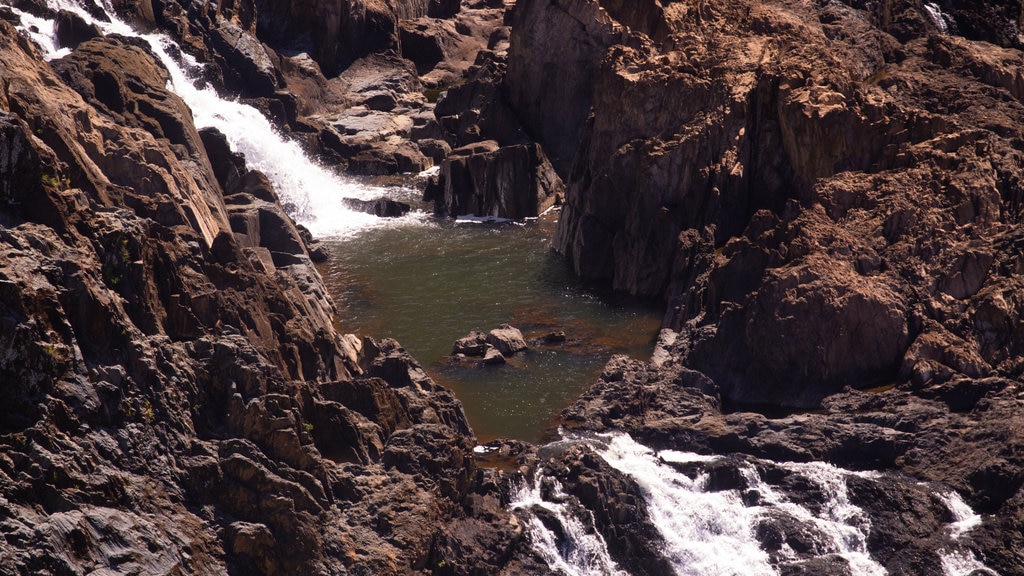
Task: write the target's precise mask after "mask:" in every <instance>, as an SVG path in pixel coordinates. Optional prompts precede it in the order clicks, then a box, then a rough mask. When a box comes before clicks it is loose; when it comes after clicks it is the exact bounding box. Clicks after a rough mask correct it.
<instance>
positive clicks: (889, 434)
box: [504, 0, 1024, 573]
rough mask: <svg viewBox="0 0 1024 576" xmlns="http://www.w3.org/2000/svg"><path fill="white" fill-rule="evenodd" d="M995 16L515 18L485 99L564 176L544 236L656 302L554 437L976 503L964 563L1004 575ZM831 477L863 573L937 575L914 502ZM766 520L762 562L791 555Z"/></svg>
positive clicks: (748, 10) (1010, 501) (820, 12)
mask: <svg viewBox="0 0 1024 576" xmlns="http://www.w3.org/2000/svg"><path fill="white" fill-rule="evenodd" d="M1019 9H1020V6H1019V3H1014V4H1012V6H1011V5H1006V3H993V4H985V3H980V2H963V3H949V4H944V5H941V6H939V5H938V4H931V5H928V6H926V5H924V4H923V3H920V2H913V1H900V2H884V3H864V2H827V3H810V2H802V1H788V0H782V1H777V2H732V3H726V2H698V3H659V2H628V3H627V2H614V1H603V0H602V1H596V0H595V1H583V2H559V1H556V2H546V1H544V2H542V1H534V0H522V1H521V2H519V3H518V5H517V7H516V12H515V16H514V24H513V30H512V38H511V48H510V50H509V62H508V72H507V75H506V77H505V80H504V82H505V86H506V87H507V91H508V94H509V101H510V102H511V105H512V107H513V109H514V110H515V111H516V112H517V114H518V115H519V118H520V119H521V121H522V123H523V128H524V131H525V132H527V133H528V134H531V135H535V136H536V137H537V139H538V141H539V142H541V144H542V145H543V146H544V147H545V150H546V151H547V152H548V153H549V154H550V156H551V157H552V158H553V159H554V160H553V163H554V165H555V166H556V167H557V168H558V170H559V172H560V173H561V174H562V175H563V177H564V179H565V180H564V181H565V185H566V204H565V206H564V207H563V209H562V213H561V217H560V221H559V227H558V231H557V233H556V239H555V244H556V247H557V249H558V250H559V251H561V252H563V253H564V254H565V255H567V256H568V257H569V259H570V260H571V261H572V265H573V266H574V268H575V270H576V272H577V273H578V274H579V275H580V276H581V277H583V278H586V279H591V280H602V281H606V282H609V283H610V284H611V285H612V286H613V287H615V288H617V289H619V290H623V291H628V292H631V293H634V294H641V295H648V296H654V297H659V298H663V299H664V300H665V301H666V302H667V303H668V310H667V313H666V317H665V326H666V328H667V329H666V330H665V331H663V333H662V335H661V337H660V339H659V345H658V347H657V349H656V350H655V353H654V355H653V357H652V359H651V361H650V362H639V361H636V360H630V359H627V358H622V357H620V358H615V359H613V360H612V361H611V362H610V363H609V364H608V365H607V366H606V368H605V372H604V374H603V375H602V377H601V378H600V380H599V381H598V382H597V383H596V384H595V385H594V386H593V387H592V388H591V390H590V391H589V392H588V393H586V394H584V395H583V397H582V398H581V399H580V400H579V401H578V402H577V403H575V404H574V405H573V406H571V407H570V408H569V409H568V410H567V411H566V412H565V414H564V415H565V418H566V425H567V428H569V429H572V430H579V429H583V430H588V431H601V432H607V431H611V430H626V431H628V432H629V433H631V434H633V435H634V436H635V437H637V438H639V439H641V440H642V441H643V442H645V443H647V444H649V445H653V446H656V447H664V448H671V449H675V450H686V451H695V452H699V453H718V454H723V453H734V452H737V453H742V454H746V455H750V456H753V457H757V458H765V459H768V460H771V461H775V462H779V461H787V460H788V461H808V460H824V461H829V462H835V463H840V464H842V465H844V466H846V467H848V468H854V469H873V470H895V471H898V472H900V473H906V474H909V475H911V476H912V477H914V478H919V479H925V480H929V481H937V482H942V483H944V484H946V485H948V486H952V487H953V488H955V489H956V490H957V491H958V492H959V493H960V494H962V495H963V496H964V497H965V498H966V499H967V500H968V502H969V503H970V504H971V505H972V506H973V507H974V508H975V509H976V510H979V511H985V512H986V513H991V514H992V516H991V517H987V518H986V520H985V521H984V522H983V524H982V527H980V528H978V529H977V531H976V532H973V533H971V534H970V535H969V536H967V537H965V542H967V543H966V546H968V548H969V549H970V550H972V551H973V554H974V555H975V556H976V557H978V558H983V559H985V561H986V562H989V561H990V560H991V562H990V563H989V566H990V567H991V568H993V569H995V570H997V571H999V572H1002V571H1007V572H1010V573H1018V572H1020V571H1021V570H1022V566H1024V551H1022V550H1021V548H1020V546H1019V544H1017V543H1015V542H1014V543H1010V542H1008V541H1007V540H1000V536H999V535H1000V534H1006V532H1004V531H1005V530H1010V531H1019V530H1020V529H1021V527H1022V526H1024V524H1022V522H1024V520H1022V518H1024V515H1022V508H1021V502H1022V500H1021V494H1022V492H1021V487H1022V482H1021V479H1022V478H1024V461H1022V460H1021V457H1020V454H1021V453H1022V452H1021V448H1020V444H1021V437H1020V433H1019V430H1017V426H1016V424H1014V422H1015V421H1016V420H1015V416H1013V415H1012V414H1013V413H1014V412H1015V411H1019V410H1020V400H1019V398H1017V396H1019V394H1018V392H1019V390H1020V387H1021V385H1022V384H1021V377H1022V374H1024V372H1022V368H1021V362H1020V358H1021V352H1022V351H1021V350H1020V349H1019V345H1018V344H1017V343H1018V342H1020V341H1021V336H1022V334H1021V328H1022V325H1021V323H1020V318H1021V314H1020V302H1019V298H1018V297H1017V296H1016V294H1017V293H1018V292H1019V289H1020V285H1021V281H1022V276H1021V273H1022V268H1021V267H1020V266H1018V265H1017V263H1018V261H1019V258H1018V257H1017V256H1016V255H1014V251H1015V250H1016V248H1013V247H1016V246H1018V245H1019V236H1020V235H1019V233H1018V232H1017V231H1016V230H1017V228H1019V224H1020V219H1021V214H1022V211H1021V206H1022V204H1021V199H1022V196H1021V166H1022V163H1021V161H1022V160H1024V157H1022V155H1021V147H1020V146H1019V142H1020V140H1021V136H1022V132H1021V126H1022V125H1024V123H1022V121H1024V107H1022V106H1021V90H1020V87H1019V77H1020V73H1021V72H1020V62H1021V58H1022V56H1021V52H1020V51H1019V50H1017V49H1013V48H1007V47H1012V46H1018V47H1019V37H1018V34H1019V32H1018V30H1019V28H1017V26H1018V25H1019ZM938 12H941V13H938ZM982 14H984V15H987V16H981V15H982ZM982 21H987V22H988V23H987V24H985V25H981V23H982ZM968 30H970V31H969V32H968ZM1007 31H1010V34H1009V35H1007ZM1013 38H1017V39H1016V40H1013ZM977 40H985V41H988V42H992V44H989V43H986V42H978V41H977ZM996 44H998V45H1001V46H1002V47H1000V46H997V45H996ZM566 54H568V55H571V57H570V58H564V57H563V55H566ZM556 78H557V80H555V79H556ZM576 103H580V104H578V105H577V104H576ZM855 389H862V390H861V391H858V390H855ZM809 408H813V409H814V411H805V410H806V409H809ZM968 430H969V431H970V432H966V433H961V432H960V431H968ZM996 438H998V440H995V439H996ZM568 466H569V470H570V472H568V473H567V474H568V475H570V476H571V475H573V474H583V470H582V469H581V468H582V466H581V465H579V464H575V465H568ZM608 481H610V480H608ZM847 484H848V487H849V489H850V490H851V493H852V494H854V496H853V498H854V499H855V500H856V501H858V502H860V503H861V504H860V505H863V506H866V507H868V508H871V513H872V514H878V520H877V522H878V525H877V528H875V529H873V530H875V532H874V533H873V534H872V535H871V536H870V537H869V539H868V544H867V545H868V547H869V550H870V552H871V554H872V556H873V557H874V558H876V559H878V560H879V561H880V563H882V564H883V565H884V566H885V567H886V569H887V570H889V571H891V572H892V573H923V572H928V571H938V570H940V567H939V566H940V562H939V560H938V558H937V556H936V553H935V550H937V549H941V546H940V545H939V544H937V543H936V542H935V541H930V540H929V539H930V538H932V537H933V532H934V529H935V527H936V525H937V522H939V516H940V515H941V510H939V509H936V508H934V507H933V506H932V505H931V504H929V503H928V498H929V497H928V496H927V494H924V493H922V492H921V491H920V490H918V489H917V488H914V487H912V486H902V485H900V486H896V485H897V484H899V483H898V482H894V486H893V487H891V490H890V489H887V488H884V487H879V486H874V485H870V483H858V482H855V481H849V482H847ZM596 510H598V511H600V510H601V508H600V505H599V507H598V508H597V509H596ZM895 510H902V512H895ZM597 513H598V512H597V511H595V514H597ZM901 514H902V515H903V517H904V519H906V518H907V517H909V516H908V515H910V516H913V517H914V518H915V520H914V521H912V522H910V523H909V524H903V525H902V528H901V527H900V526H901V523H900V521H896V520H895V517H896V516H900V515H901ZM904 521H906V520H904ZM928 526H931V528H928ZM791 528H792V527H790V528H787V525H786V520H785V519H775V520H772V521H771V522H769V523H768V524H766V525H765V527H764V529H763V531H762V532H763V533H761V534H760V536H759V537H760V538H761V545H762V548H763V549H764V550H768V551H771V550H773V549H774V550H777V549H779V548H780V547H781V545H782V544H781V542H782V541H787V542H788V540H786V538H790V537H791V536H792V537H793V538H794V541H793V542H790V543H789V546H790V547H791V548H793V549H794V550H797V549H798V547H800V546H805V545H809V544H808V543H809V542H810V541H811V540H813V538H812V537H811V536H807V535H804V536H801V535H799V534H797V532H798V531H794V530H792V529H791ZM598 529H600V530H602V532H603V534H604V535H605V537H606V538H608V539H613V535H614V534H616V530H617V528H616V527H615V526H614V523H612V524H611V525H607V526H603V527H602V526H599V527H598ZM794 534H795V535H794ZM889 538H892V539H893V540H892V542H894V544H892V545H889V544H885V543H884V542H885V541H886V540H887V539H889ZM801 542H802V543H801ZM929 542H930V543H929ZM621 546H627V545H626V544H621ZM898 549H903V550H915V552H913V553H906V554H899V553H897V552H896V550H898ZM926 549H927V550H930V551H929V552H927V553H925V552H924V550H926ZM911 558H913V559H911ZM801 562H803V561H801ZM807 562H811V561H810V560H807ZM847 570H849V567H845V566H844V565H843V562H839V563H833V562H832V561H831V560H828V559H817V560H814V561H813V562H811V563H807V564H800V565H794V566H790V567H787V568H786V572H784V573H820V572H828V573H844V572H845V571H847Z"/></svg>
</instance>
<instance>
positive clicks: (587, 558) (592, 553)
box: [511, 476, 628, 576]
mask: <svg viewBox="0 0 1024 576" xmlns="http://www.w3.org/2000/svg"><path fill="white" fill-rule="evenodd" d="M545 483H548V485H549V488H550V491H549V493H548V494H546V497H545V495H544V494H543V492H544V488H543V487H544V485H545ZM513 499H514V504H512V506H511V508H512V509H513V510H525V511H529V512H530V513H531V514H530V516H529V520H528V522H527V530H529V532H530V535H531V538H532V539H533V544H534V547H535V549H536V550H537V552H538V554H540V556H541V557H542V558H543V559H544V561H545V562H547V564H548V566H550V567H551V568H552V569H554V570H556V571H558V572H561V573H563V574H572V575H576V576H628V575H627V574H626V572H624V571H623V570H621V569H620V568H619V567H618V566H617V565H616V564H615V561H614V560H612V558H611V556H610V555H609V553H608V545H607V544H606V543H605V541H604V539H603V538H602V537H601V534H600V533H599V532H597V531H596V530H595V529H594V519H593V515H592V514H590V512H589V511H584V513H585V517H583V518H581V517H580V516H579V512H578V511H574V510H573V509H572V507H571V506H570V505H569V501H570V498H569V496H568V495H567V494H566V493H565V490H564V489H563V487H562V485H561V484H560V483H559V482H558V481H557V480H555V479H553V478H545V477H543V476H540V477H537V478H534V479H533V481H529V482H524V483H523V485H522V486H520V487H519V489H518V490H516V493H515V494H514V495H513ZM541 514H543V515H544V516H546V517H548V518H549V519H550V520H549V521H553V522H556V523H557V524H558V526H559V528H560V529H559V530H558V533H557V534H556V532H555V531H554V530H552V528H551V527H550V526H549V525H547V524H545V523H544V521H543V520H541Z"/></svg>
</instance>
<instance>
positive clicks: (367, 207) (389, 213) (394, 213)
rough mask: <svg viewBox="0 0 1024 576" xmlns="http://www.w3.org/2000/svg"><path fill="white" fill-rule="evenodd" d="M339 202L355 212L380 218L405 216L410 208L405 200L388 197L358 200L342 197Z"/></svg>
mask: <svg viewBox="0 0 1024 576" xmlns="http://www.w3.org/2000/svg"><path fill="white" fill-rule="evenodd" d="M341 203H342V204H344V205H345V206H346V207H348V208H350V209H352V210H355V211H357V212H366V213H367V214H373V215H374V216H379V217H381V218H397V217H399V216H405V215H406V214H408V213H409V210H410V209H412V207H411V206H409V205H408V204H406V203H405V202H398V201H395V200H390V199H388V198H378V199H376V200H360V199H358V198H342V199H341Z"/></svg>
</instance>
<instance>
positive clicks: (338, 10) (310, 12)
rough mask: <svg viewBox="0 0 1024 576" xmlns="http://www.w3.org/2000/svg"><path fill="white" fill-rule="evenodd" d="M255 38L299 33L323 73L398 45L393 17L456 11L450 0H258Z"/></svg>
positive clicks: (286, 38)
mask: <svg viewBox="0 0 1024 576" xmlns="http://www.w3.org/2000/svg"><path fill="white" fill-rule="evenodd" d="M257 9H258V13H259V16H260V17H259V32H260V37H261V38H262V39H264V41H266V42H268V43H270V44H271V45H279V46H280V45H288V44H294V43H295V42H296V41H301V38H302V37H303V36H305V35H309V36H310V37H311V38H310V39H311V40H312V49H313V54H314V58H315V59H316V61H317V62H318V63H319V64H320V67H321V68H322V69H323V70H324V72H326V73H327V74H328V75H329V76H333V75H334V73H336V72H338V71H340V70H342V69H344V68H345V67H347V66H348V65H349V64H351V63H352V62H353V61H355V60H356V59H358V58H360V57H363V56H366V55H368V54H371V53H373V52H382V51H384V50H387V49H392V48H398V39H399V37H398V20H399V19H400V18H401V19H410V18H420V17H423V16H430V17H433V18H446V17H450V16H453V15H454V14H456V13H457V12H458V11H459V3H458V2H453V1H450V0H398V1H397V2H381V1H379V0H355V1H352V0H326V1H313V2H299V3H296V2H280V1H277V0H266V1H261V2H259V3H258V5H257Z"/></svg>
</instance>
